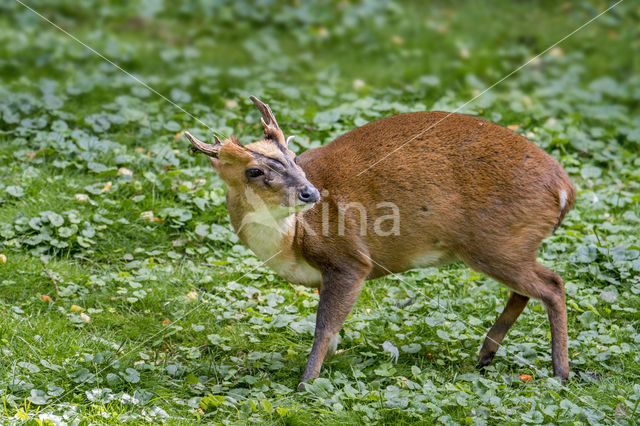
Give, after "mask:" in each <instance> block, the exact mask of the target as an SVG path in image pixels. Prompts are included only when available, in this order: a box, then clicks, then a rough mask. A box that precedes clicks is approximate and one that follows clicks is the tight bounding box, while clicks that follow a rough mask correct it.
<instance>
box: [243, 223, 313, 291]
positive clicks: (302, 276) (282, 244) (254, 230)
mask: <svg viewBox="0 0 640 426" xmlns="http://www.w3.org/2000/svg"><path fill="white" fill-rule="evenodd" d="M254 219H257V218H254ZM243 222H244V223H243V227H242V230H241V235H240V237H241V239H242V240H243V241H244V243H245V244H246V245H247V246H249V248H250V249H251V251H253V252H254V253H255V254H256V256H258V258H259V259H260V260H262V261H263V262H265V264H266V265H267V266H269V267H270V268H271V269H273V270H274V272H276V273H277V274H278V275H280V276H281V277H282V278H284V279H285V280H287V281H289V282H291V283H293V284H300V285H305V286H308V287H320V285H321V284H322V274H321V273H320V271H319V270H318V269H316V268H314V267H313V266H311V265H309V264H308V263H307V262H306V261H305V260H304V259H303V258H302V257H300V256H297V255H296V254H295V253H294V252H293V250H292V242H293V235H294V233H295V223H296V217H295V215H291V216H288V217H287V218H285V219H283V220H282V221H275V220H273V219H271V220H251V221H244V220H243Z"/></svg>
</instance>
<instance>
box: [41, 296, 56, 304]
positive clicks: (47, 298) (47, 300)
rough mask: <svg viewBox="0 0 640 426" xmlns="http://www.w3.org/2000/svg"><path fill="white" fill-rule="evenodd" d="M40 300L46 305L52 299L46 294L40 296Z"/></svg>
mask: <svg viewBox="0 0 640 426" xmlns="http://www.w3.org/2000/svg"><path fill="white" fill-rule="evenodd" d="M40 298H41V299H42V301H43V302H47V303H50V302H53V299H52V298H51V297H49V296H47V295H46V294H42V295H40Z"/></svg>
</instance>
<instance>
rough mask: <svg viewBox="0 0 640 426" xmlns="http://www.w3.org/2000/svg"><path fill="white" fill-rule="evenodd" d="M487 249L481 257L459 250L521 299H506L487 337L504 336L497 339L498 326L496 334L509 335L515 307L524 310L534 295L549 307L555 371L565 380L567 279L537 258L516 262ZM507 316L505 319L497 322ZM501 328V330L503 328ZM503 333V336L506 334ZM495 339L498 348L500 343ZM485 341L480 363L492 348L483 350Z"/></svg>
mask: <svg viewBox="0 0 640 426" xmlns="http://www.w3.org/2000/svg"><path fill="white" fill-rule="evenodd" d="M487 254H488V252H487V251H485V252H484V255H483V257H482V258H479V257H477V256H474V255H473V254H471V253H459V256H460V258H461V259H462V260H464V261H465V262H466V263H467V265H469V266H470V267H472V268H474V269H476V270H478V271H480V272H483V273H485V274H487V275H489V276H491V277H493V278H495V279H496V280H498V281H500V282H501V283H502V284H504V285H506V286H507V287H509V288H511V289H512V290H514V291H515V292H516V293H518V294H519V295H522V296H520V297H521V299H520V300H519V302H520V303H518V300H515V301H512V300H511V299H510V300H509V302H513V303H512V306H509V305H510V303H509V302H507V306H506V307H505V312H503V313H502V314H501V315H500V317H499V318H498V321H497V322H496V325H494V327H492V329H491V330H490V331H489V333H488V335H487V339H488V338H489V337H491V338H492V339H494V340H495V341H496V342H499V341H501V340H502V339H496V338H495V337H494V328H495V327H496V326H498V329H497V330H495V333H496V335H497V336H498V337H500V333H498V331H502V332H503V333H504V334H506V332H507V330H508V327H506V328H505V325H506V324H507V323H508V320H511V319H512V321H511V322H510V324H509V326H510V325H511V324H513V321H515V319H516V318H517V316H518V315H515V313H516V310H518V309H519V312H518V314H519V313H520V312H522V309H524V306H525V304H526V301H525V298H535V299H538V300H540V301H541V302H542V304H543V305H544V307H545V308H546V310H547V316H548V318H549V324H550V327H551V358H552V361H553V374H554V376H556V377H559V378H561V379H562V380H566V379H567V378H568V377H569V355H568V342H567V307H566V305H565V296H564V282H563V281H562V278H560V276H559V275H558V274H556V273H555V272H553V271H551V270H549V269H547V268H545V267H544V266H542V265H540V264H539V263H537V262H535V261H531V260H529V261H527V260H523V259H521V260H520V261H516V260H515V259H513V258H510V257H509V254H510V253H492V255H491V256H490V257H489V256H487ZM520 305H521V306H520ZM503 315H505V316H506V318H505V322H504V323H502V324H498V323H499V322H500V320H501V318H502V316H503ZM501 328H502V330H501ZM504 334H502V337H504ZM496 342H493V344H494V345H495V347H496V349H497V347H498V346H499V343H496ZM486 344H487V343H486V341H485V344H484V345H483V348H482V349H481V351H480V364H482V361H483V355H488V354H489V353H491V350H492V349H493V348H492V347H491V346H489V347H488V348H487V349H488V350H487V352H485V351H484V349H485V345H486Z"/></svg>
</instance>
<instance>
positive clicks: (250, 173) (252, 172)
mask: <svg viewBox="0 0 640 426" xmlns="http://www.w3.org/2000/svg"><path fill="white" fill-rule="evenodd" d="M245 173H246V175H247V177H248V178H257V177H258V176H262V175H263V174H264V172H263V171H262V170H260V169H247V171H246V172H245Z"/></svg>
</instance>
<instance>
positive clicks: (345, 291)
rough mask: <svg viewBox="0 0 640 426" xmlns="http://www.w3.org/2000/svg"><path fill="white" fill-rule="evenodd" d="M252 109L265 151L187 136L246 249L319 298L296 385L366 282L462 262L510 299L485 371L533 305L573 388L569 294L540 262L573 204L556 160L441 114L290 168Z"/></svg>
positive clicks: (313, 369) (257, 145) (370, 127)
mask: <svg viewBox="0 0 640 426" xmlns="http://www.w3.org/2000/svg"><path fill="white" fill-rule="evenodd" d="M251 100H252V101H253V102H254V104H255V105H256V106H257V107H258V109H259V110H260V112H261V113H262V118H261V122H262V126H263V127H264V137H263V138H262V139H261V140H259V141H257V142H254V143H250V144H248V145H246V146H243V145H241V144H240V143H239V142H238V140H237V139H235V138H233V137H232V138H230V139H228V140H225V141H224V143H222V142H220V140H219V139H218V138H215V139H216V143H215V144H206V143H203V142H200V141H199V140H197V139H196V138H195V137H193V136H192V135H191V134H189V133H188V132H186V133H185V135H186V136H187V138H188V139H189V141H190V142H191V143H192V145H193V146H192V149H193V150H194V151H200V152H203V153H205V154H207V155H208V156H209V157H210V161H211V164H212V165H213V168H214V169H215V170H216V171H217V172H218V174H219V175H220V177H221V178H222V180H223V181H224V182H225V183H226V184H227V186H228V192H227V207H228V210H229V216H230V218H231V223H232V225H233V227H234V229H235V231H236V232H237V234H238V236H239V237H240V239H241V240H242V241H243V242H244V243H245V244H246V245H247V246H248V247H249V248H251V250H253V252H254V253H255V254H256V255H257V256H258V257H259V258H260V259H262V260H263V261H265V264H266V265H268V266H269V267H271V268H272V269H273V270H275V271H276V272H277V273H278V274H280V275H281V276H282V277H283V278H285V279H286V280H288V281H290V282H293V283H298V284H302V285H306V286H311V287H318V288H319V295H320V300H319V304H318V312H317V317H316V329H315V336H314V341H313V347H312V349H311V353H310V355H309V359H308V361H307V365H306V368H305V371H304V374H303V376H302V382H304V381H307V380H309V379H311V378H315V377H318V374H319V372H320V368H321V366H322V363H323V361H324V359H325V357H326V356H327V354H328V353H332V352H333V351H335V348H336V345H337V336H336V333H338V331H339V330H340V328H341V327H342V324H343V323H344V321H345V319H346V318H347V316H348V315H349V313H350V311H351V309H352V307H353V305H354V303H355V302H356V299H357V297H358V294H359V293H360V290H361V289H362V286H363V284H364V282H365V281H367V280H371V279H374V278H377V277H381V276H384V275H387V274H390V273H399V272H402V271H406V270H408V269H412V268H419V267H427V266H434V265H439V264H444V263H449V262H453V261H456V260H462V261H463V262H465V263H466V264H467V265H468V266H470V267H471V268H473V269H475V270H477V271H480V272H483V273H484V274H486V275H488V276H490V277H493V278H494V279H496V280H498V281H499V282H501V283H502V284H504V285H505V286H507V287H508V288H510V289H511V290H512V292H511V294H510V296H509V300H508V301H507V305H506V307H505V308H504V311H503V312H502V314H500V316H499V317H498V319H497V321H496V322H495V324H494V325H493V327H491V329H490V330H489V333H488V334H487V337H486V339H485V341H484V344H483V345H482V348H481V349H480V355H479V363H478V367H479V368H482V367H484V366H487V365H489V364H490V363H491V361H492V360H493V357H494V355H495V353H496V351H497V350H498V347H499V346H500V343H501V342H502V340H503V339H504V337H505V335H506V333H507V331H508V330H509V328H510V327H511V326H512V325H513V323H514V322H515V320H516V319H517V318H518V316H519V315H520V313H521V312H522V311H523V310H524V308H525V305H526V304H527V302H528V300H529V298H532V297H533V298H536V299H539V300H540V301H541V302H542V303H543V304H544V306H545V308H546V310H547V313H548V318H549V323H550V325H551V338H552V348H551V351H552V359H553V372H554V375H555V376H557V377H559V378H561V379H562V380H563V381H564V380H566V379H567V378H568V376H569V361H568V353H567V313H566V306H565V295H564V282H563V281H562V278H560V276H558V275H557V274H556V273H555V272H553V271H551V270H549V269H547V268H546V267H544V266H542V265H541V264H539V263H538V262H537V261H536V251H537V250H538V247H539V246H540V243H541V241H542V240H543V239H544V238H546V237H547V236H549V235H550V234H551V233H552V232H553V231H555V229H556V228H557V227H558V226H559V225H560V223H561V222H562V219H563V218H564V216H565V215H566V214H567V212H568V211H569V209H570V208H571V207H572V205H573V204H574V202H575V196H576V191H575V188H574V186H573V184H572V183H571V181H570V180H569V177H568V176H567V174H566V173H565V171H564V170H563V169H562V167H561V166H560V164H558V163H557V162H556V161H555V160H554V159H553V158H552V157H551V156H549V155H548V154H546V153H545V152H544V151H543V150H542V149H540V148H538V147H537V146H535V145H534V144H533V143H531V142H529V141H528V140H526V139H525V138H523V137H522V136H519V135H518V134H516V133H514V132H512V131H510V130H507V129H505V128H503V127H501V126H499V125H497V124H494V123H491V122H489V121H487V120H484V119H482V118H479V117H475V116H470V115H463V114H447V113H444V112H417V113H410V114H400V115H396V116H392V117H387V118H383V119H381V120H378V121H374V122H372V123H368V124H366V125H364V126H362V127H360V128H358V129H355V130H352V131H350V132H348V133H346V134H344V135H342V136H340V137H339V138H337V139H336V140H334V141H333V142H331V143H330V144H328V145H326V146H322V147H319V148H315V149H310V150H308V151H306V152H304V153H303V154H301V155H299V156H296V155H295V154H294V153H293V152H292V151H291V150H289V149H288V147H287V145H288V142H289V139H286V138H285V136H284V134H283V132H282V130H281V129H280V127H279V126H278V123H277V122H276V119H275V116H274V115H273V113H272V112H271V109H270V108H269V106H268V105H266V104H264V103H262V102H260V101H259V100H258V99H256V98H255V97H251ZM301 386H302V387H303V386H304V385H303V384H301Z"/></svg>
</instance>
